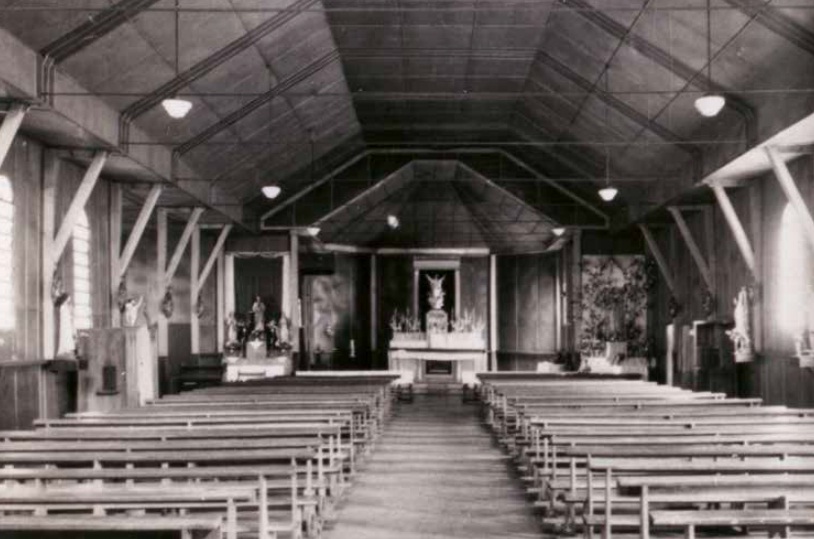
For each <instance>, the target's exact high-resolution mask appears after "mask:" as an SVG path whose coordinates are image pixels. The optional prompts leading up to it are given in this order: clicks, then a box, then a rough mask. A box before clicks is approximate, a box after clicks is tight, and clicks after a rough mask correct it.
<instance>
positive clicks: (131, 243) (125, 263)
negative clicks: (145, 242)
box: [115, 185, 162, 286]
mask: <svg viewBox="0 0 814 539" xmlns="http://www.w3.org/2000/svg"><path fill="white" fill-rule="evenodd" d="M161 189H162V188H161V185H154V186H153V188H152V189H150V193H149V194H148V195H147V198H146V199H145V200H144V205H143V206H142V207H141V211H139V214H138V217H137V218H136V224H134V225H133V230H132V231H131V232H130V236H128V238H127V243H126V244H125V245H124V250H123V251H121V257H120V258H119V275H118V277H117V281H118V282H120V281H121V279H122V278H123V277H124V273H125V272H126V271H127V268H128V267H130V262H131V261H132V260H133V255H134V254H135V253H136V248H137V247H138V244H139V242H140V241H141V237H142V236H143V235H144V230H146V228H147V224H148V223H149V222H150V217H151V216H152V215H153V210H154V209H155V207H156V204H158V198H159V197H160V196H161ZM116 252H117V253H118V251H116ZM118 282H116V283H115V284H116V286H118V284H119V283H118Z"/></svg>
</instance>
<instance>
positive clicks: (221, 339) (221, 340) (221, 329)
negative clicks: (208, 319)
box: [215, 251, 226, 352]
mask: <svg viewBox="0 0 814 539" xmlns="http://www.w3.org/2000/svg"><path fill="white" fill-rule="evenodd" d="M225 267H226V257H225V255H224V254H223V251H221V252H220V253H219V254H218V262H217V267H216V269H215V271H216V272H217V275H216V279H217V300H216V305H215V324H216V325H217V329H216V333H215V334H216V339H217V342H216V346H217V351H218V352H222V351H223V346H224V344H225V340H226V336H225V326H226V319H225V317H224V314H225V312H226V311H225V307H226V302H225V301H224V295H225V291H226V289H225V283H224V278H223V271H224V268H225Z"/></svg>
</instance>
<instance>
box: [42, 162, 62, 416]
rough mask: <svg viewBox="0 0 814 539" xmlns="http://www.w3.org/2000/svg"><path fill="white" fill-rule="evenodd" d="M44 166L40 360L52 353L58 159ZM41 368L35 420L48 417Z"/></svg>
mask: <svg viewBox="0 0 814 539" xmlns="http://www.w3.org/2000/svg"><path fill="white" fill-rule="evenodd" d="M44 161H45V166H44V169H43V178H42V224H41V226H42V228H41V234H42V236H41V238H40V242H41V245H42V253H41V256H42V266H41V267H42V279H41V280H42V291H41V298H42V302H41V309H42V337H41V339H42V345H41V351H42V357H43V359H53V358H54V355H55V354H56V342H55V340H56V320H55V313H54V302H53V300H52V299H51V286H52V285H53V281H54V269H55V268H56V259H55V258H54V256H53V251H52V244H53V242H54V234H55V233H56V195H57V181H58V177H59V172H60V165H61V164H62V160H61V159H59V157H57V156H56V155H55V154H54V152H53V151H51V150H46V151H45V160H44ZM46 376H47V375H46V373H45V370H44V369H40V373H39V376H38V378H37V392H38V413H37V417H38V418H40V419H45V418H46V417H48V391H47V383H46V382H47V380H46Z"/></svg>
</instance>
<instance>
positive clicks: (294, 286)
mask: <svg viewBox="0 0 814 539" xmlns="http://www.w3.org/2000/svg"><path fill="white" fill-rule="evenodd" d="M290 238H291V240H290V241H291V243H290V246H289V249H290V254H291V260H290V262H289V270H290V274H289V278H288V279H289V281H288V284H289V287H290V288H289V290H290V292H289V299H290V301H291V304H290V307H289V309H290V310H291V347H292V350H294V351H295V352H298V351H299V350H300V325H301V324H302V320H300V314H301V313H300V254H299V250H300V237H299V236H298V235H297V231H295V230H292V231H291V236H290Z"/></svg>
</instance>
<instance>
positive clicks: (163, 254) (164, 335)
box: [155, 208, 169, 357]
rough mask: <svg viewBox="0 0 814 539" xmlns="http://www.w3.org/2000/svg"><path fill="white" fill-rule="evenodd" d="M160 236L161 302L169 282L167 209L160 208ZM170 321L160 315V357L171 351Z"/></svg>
mask: <svg viewBox="0 0 814 539" xmlns="http://www.w3.org/2000/svg"><path fill="white" fill-rule="evenodd" d="M156 219H157V226H156V230H157V231H158V237H157V238H156V248H157V255H156V271H155V279H156V283H155V284H156V290H158V302H159V304H160V303H161V301H163V299H164V293H165V292H166V290H167V286H169V283H168V282H167V281H166V280H165V279H164V276H165V271H166V269H167V224H168V223H167V210H166V209H164V208H159V209H158V212H157V215H156ZM168 330H169V321H168V320H167V317H165V316H164V315H163V314H159V315H158V357H167V354H168V353H169V334H168Z"/></svg>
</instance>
